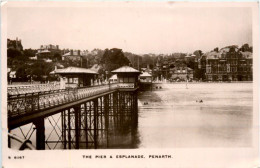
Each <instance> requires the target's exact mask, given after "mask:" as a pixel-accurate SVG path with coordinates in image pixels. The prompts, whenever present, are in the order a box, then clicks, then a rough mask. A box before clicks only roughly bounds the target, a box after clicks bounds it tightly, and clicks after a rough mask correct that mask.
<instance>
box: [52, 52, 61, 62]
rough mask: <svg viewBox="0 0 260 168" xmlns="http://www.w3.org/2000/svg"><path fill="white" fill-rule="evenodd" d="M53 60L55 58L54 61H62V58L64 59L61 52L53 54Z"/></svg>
mask: <svg viewBox="0 0 260 168" xmlns="http://www.w3.org/2000/svg"><path fill="white" fill-rule="evenodd" d="M53 60H54V61H60V60H62V57H61V54H60V53H55V54H54V55H53Z"/></svg>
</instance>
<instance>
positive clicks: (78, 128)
mask: <svg viewBox="0 0 260 168" xmlns="http://www.w3.org/2000/svg"><path fill="white" fill-rule="evenodd" d="M74 113H75V139H76V144H75V148H76V149H79V137H80V122H79V120H80V118H79V116H80V115H79V113H80V107H79V106H75V107H74Z"/></svg>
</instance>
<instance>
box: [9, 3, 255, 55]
mask: <svg viewBox="0 0 260 168" xmlns="http://www.w3.org/2000/svg"><path fill="white" fill-rule="evenodd" d="M111 4H112V3H111ZM111 4H109V5H108V4H104V5H102V4H101V5H96V6H91V5H90V6H88V5H82V6H80V5H77V6H74V7H73V6H70V7H69V6H63V7H59V6H55V7H53V6H51V7H50V6H48V7H43V6H41V5H38V6H37V7H35V6H34V7H32V6H29V7H8V8H7V37H8V38H10V39H15V38H16V37H18V38H19V39H21V40H22V45H23V47H24V48H33V49H38V48H39V47H40V45H46V44H53V45H59V47H60V48H61V49H63V48H70V49H80V50H85V49H87V50H92V49H94V48H100V49H105V48H121V49H123V51H127V52H132V53H136V54H145V53H155V54H169V53H173V52H184V53H186V52H189V53H191V52H193V51H195V50H198V49H200V50H202V51H203V52H207V51H210V50H213V49H214V48H215V47H219V48H222V47H224V46H227V45H239V46H241V45H242V44H245V43H249V44H250V45H252V11H251V9H250V8H246V7H200V6H194V7H192V6H189V7H185V6H181V7H179V6H177V7H176V6H175V5H174V4H165V3H163V5H161V4H160V5H150V6H149V5H138V3H135V4H134V5H133V4H131V3H124V4H123V5H118V4H116V5H113V4H112V5H111Z"/></svg>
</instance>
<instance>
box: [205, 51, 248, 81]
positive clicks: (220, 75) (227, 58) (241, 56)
mask: <svg viewBox="0 0 260 168" xmlns="http://www.w3.org/2000/svg"><path fill="white" fill-rule="evenodd" d="M205 56H206V79H207V81H252V80H253V70H252V63H253V60H252V52H248V51H246V52H242V51H239V49H238V48H237V47H236V46H231V47H225V48H222V49H221V50H219V51H211V52H208V53H206V54H205Z"/></svg>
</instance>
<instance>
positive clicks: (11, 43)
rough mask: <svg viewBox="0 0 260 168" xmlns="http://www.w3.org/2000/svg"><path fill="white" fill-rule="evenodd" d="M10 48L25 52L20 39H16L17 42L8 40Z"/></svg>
mask: <svg viewBox="0 0 260 168" xmlns="http://www.w3.org/2000/svg"><path fill="white" fill-rule="evenodd" d="M9 48H12V49H16V50H19V51H22V50H23V46H22V40H21V39H20V40H19V39H18V38H16V39H15V40H10V39H7V49H9Z"/></svg>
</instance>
